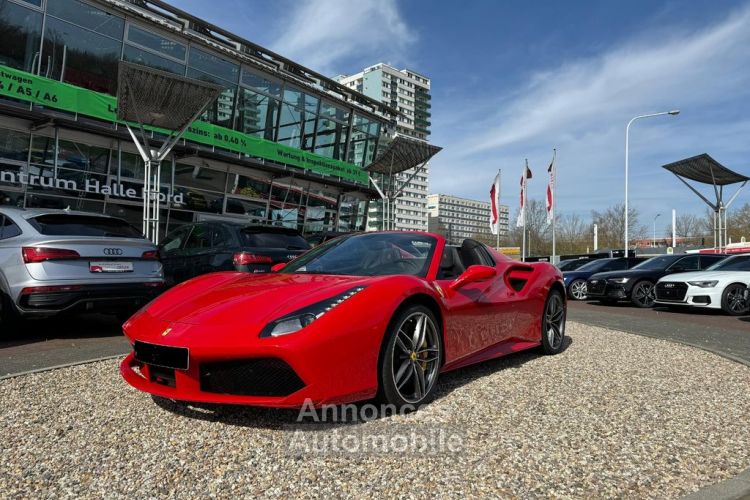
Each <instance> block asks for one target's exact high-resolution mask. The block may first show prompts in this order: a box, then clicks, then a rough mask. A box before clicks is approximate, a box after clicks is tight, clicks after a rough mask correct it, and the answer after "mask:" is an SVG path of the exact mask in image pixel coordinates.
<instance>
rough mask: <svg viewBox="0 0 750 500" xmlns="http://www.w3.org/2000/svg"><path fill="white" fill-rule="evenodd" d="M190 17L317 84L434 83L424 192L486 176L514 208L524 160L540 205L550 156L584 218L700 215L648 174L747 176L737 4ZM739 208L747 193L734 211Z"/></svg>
mask: <svg viewBox="0 0 750 500" xmlns="http://www.w3.org/2000/svg"><path fill="white" fill-rule="evenodd" d="M174 3H175V4H176V5H177V6H179V7H181V8H183V9H185V10H187V11H189V12H191V13H194V14H196V15H198V16H200V17H203V18H205V19H208V20H210V21H212V22H214V23H216V24H219V25H221V26H223V27H225V28H228V29H230V30H231V31H234V32H236V33H238V34H240V35H242V36H244V37H246V38H248V39H250V40H253V41H255V42H257V43H259V44H261V45H264V46H266V47H268V48H271V49H273V50H276V51H278V52H280V53H281V54H283V55H285V56H287V57H290V58H292V59H295V60H297V61H299V62H300V63H302V64H304V65H306V66H308V67H311V68H313V69H316V70H318V71H320V72H323V73H325V74H329V75H335V74H339V73H353V72H355V71H357V70H358V69H361V68H363V67H365V66H368V65H370V64H374V63H376V62H380V61H383V62H388V63H390V64H392V65H394V66H396V67H399V68H401V67H410V68H413V69H414V70H416V71H418V72H421V73H424V74H426V75H428V76H430V77H431V78H432V95H433V98H432V103H433V108H432V138H431V140H432V142H434V143H435V144H438V145H440V146H443V147H444V148H445V149H444V151H443V152H441V153H440V154H439V155H438V156H437V157H436V158H435V159H434V161H433V162H432V163H431V172H430V188H431V191H432V192H444V193H450V194H456V195H459V196H466V197H470V198H477V199H485V198H487V197H488V194H487V193H488V190H489V186H490V184H491V182H492V178H493V177H494V175H495V173H496V171H497V169H499V168H500V169H502V170H503V184H504V186H503V189H502V200H503V203H507V204H509V205H511V206H512V207H515V204H516V203H517V201H516V200H517V198H518V196H517V191H518V190H517V186H518V179H519V177H520V173H521V168H522V165H523V161H524V158H528V159H529V162H530V166H531V169H532V171H533V172H534V179H533V180H532V181H531V183H530V185H529V196H530V197H532V198H542V197H543V196H544V190H545V182H546V180H545V178H544V173H545V172H544V171H545V169H546V166H547V164H548V162H549V160H550V158H551V154H552V148H557V150H558V160H559V162H558V210H559V211H560V212H569V213H570V212H575V213H579V214H581V215H582V216H585V217H588V215H589V214H590V211H591V210H592V209H603V208H605V207H607V206H609V205H612V204H614V203H618V202H622V199H623V188H622V186H623V179H624V174H623V162H624V130H625V125H626V123H627V121H628V120H629V119H630V118H631V117H633V116H635V115H639V114H644V113H650V112H656V111H664V110H668V109H673V108H679V109H680V110H682V113H681V114H680V115H679V116H678V117H675V118H672V117H660V118H655V119H649V120H644V121H640V122H638V123H637V124H636V125H634V127H633V128H632V129H631V178H630V181H631V184H630V185H631V191H630V200H631V204H632V205H633V206H635V207H637V208H639V209H640V211H641V215H642V223H645V224H650V221H651V219H652V218H653V216H654V215H655V214H656V213H659V212H661V213H662V214H664V215H663V216H662V217H664V218H666V217H667V214H668V213H669V212H670V211H671V209H672V208H676V209H677V210H678V212H694V213H699V212H700V213H702V212H703V211H704V207H703V206H702V202H700V201H699V200H698V199H697V198H696V197H695V196H694V195H692V193H690V192H689V191H688V190H687V188H685V187H684V186H683V185H682V184H681V183H679V181H678V180H677V179H675V178H674V177H673V176H672V174H669V173H668V172H666V171H664V170H663V169H661V168H660V166H661V165H663V164H665V163H668V162H670V161H674V160H677V159H681V158H685V157H688V156H692V155H695V154H699V153H703V152H707V153H709V154H711V155H712V156H713V157H714V158H716V159H717V160H718V161H720V162H721V163H723V164H725V165H726V166H728V167H729V168H732V169H735V170H737V171H739V172H742V173H746V174H750V165H748V160H747V158H748V153H749V152H750V140H749V139H750V113H749V112H750V99H748V98H749V97H750V49H749V47H750V2H747V1H744V2H740V1H726V0H710V1H709V0H691V1H690V2H687V1H657V0H629V1H627V2H600V1H594V0H591V1H585V2H584V1H578V0H567V1H565V2H552V1H548V2H541V1H526V2H522V1H510V0H506V1H494V0H473V1H465V2H456V1H450V2H448V1H426V0H401V1H398V0H357V1H346V0H304V1H292V0H280V1H277V2H253V1H240V0H213V1H211V2H206V1H204V0H179V1H178V0H174ZM748 201H750V189H748V191H747V193H743V194H742V195H741V196H740V197H739V198H738V200H737V202H736V203H738V204H742V203H745V202H748Z"/></svg>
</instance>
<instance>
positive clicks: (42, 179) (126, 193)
mask: <svg viewBox="0 0 750 500" xmlns="http://www.w3.org/2000/svg"><path fill="white" fill-rule="evenodd" d="M0 182H5V183H9V184H20V185H22V186H37V187H41V188H48V189H62V190H65V191H85V192H87V193H96V194H101V195H106V196H115V197H118V198H130V199H133V200H137V199H142V198H143V196H144V194H143V188H142V187H141V188H140V189H134V188H132V187H127V186H125V185H123V184H120V183H119V182H113V183H112V184H102V183H101V182H99V181H98V180H96V179H85V180H84V181H83V182H82V183H80V184H79V183H78V181H76V180H72V179H59V178H55V177H47V176H43V175H34V174H26V173H23V172H11V171H8V170H0ZM159 198H160V201H162V202H167V201H168V202H172V203H176V204H183V203H184V202H185V199H184V195H183V194H182V193H178V194H172V193H170V194H165V193H159Z"/></svg>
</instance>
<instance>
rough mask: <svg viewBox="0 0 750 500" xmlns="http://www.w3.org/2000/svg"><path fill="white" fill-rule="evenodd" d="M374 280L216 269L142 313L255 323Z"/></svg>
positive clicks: (224, 322) (175, 320) (188, 319)
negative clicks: (250, 272)
mask: <svg viewBox="0 0 750 500" xmlns="http://www.w3.org/2000/svg"><path fill="white" fill-rule="evenodd" d="M377 279H378V278H368V277H357V276H332V275H313V274H282V273H267V274H247V273H215V274H210V275H205V276H201V277H199V278H196V279H194V280H190V281H187V282H185V283H183V284H181V285H179V286H177V287H175V288H173V289H172V290H170V291H168V292H167V293H165V294H164V295H162V296H161V297H159V298H157V299H156V300H155V301H154V302H152V303H151V304H150V305H149V306H148V308H147V309H146V312H147V313H148V314H149V315H150V316H152V317H154V318H156V319H158V320H161V321H165V322H170V323H186V324H202V325H229V324H231V325H258V324H265V323H267V322H268V321H270V320H271V319H275V318H277V317H279V316H283V315H285V314H288V313H290V312H293V311H296V310H298V309H300V308H302V307H305V306H307V305H310V304H313V303H315V302H318V301H320V300H324V299H327V298H330V297H332V296H334V295H336V294H339V293H341V292H343V291H345V290H348V289H350V288H352V287H355V286H361V285H367V284H368V283H370V282H372V281H374V280H377ZM380 279H382V278H380Z"/></svg>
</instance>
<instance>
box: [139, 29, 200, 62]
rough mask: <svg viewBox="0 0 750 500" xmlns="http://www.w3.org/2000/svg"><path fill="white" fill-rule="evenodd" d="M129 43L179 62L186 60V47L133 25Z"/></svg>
mask: <svg viewBox="0 0 750 500" xmlns="http://www.w3.org/2000/svg"><path fill="white" fill-rule="evenodd" d="M128 41H130V42H133V43H137V44H138V45H140V46H141V47H145V48H147V49H151V50H153V51H156V52H159V53H161V54H164V55H166V56H170V57H173V58H175V59H177V60H179V61H184V60H185V54H186V52H187V49H186V48H185V45H183V44H181V43H177V42H175V41H174V40H171V39H169V38H165V37H163V36H161V35H157V34H156V33H151V32H149V31H146V30H144V29H141V28H139V27H137V26H134V25H132V24H131V25H130V27H129V28H128Z"/></svg>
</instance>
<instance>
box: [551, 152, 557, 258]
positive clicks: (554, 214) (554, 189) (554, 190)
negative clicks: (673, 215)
mask: <svg viewBox="0 0 750 500" xmlns="http://www.w3.org/2000/svg"><path fill="white" fill-rule="evenodd" d="M555 219H557V148H553V149H552V262H551V263H552V264H556V262H555V260H556V257H557V253H556V248H555Z"/></svg>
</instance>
